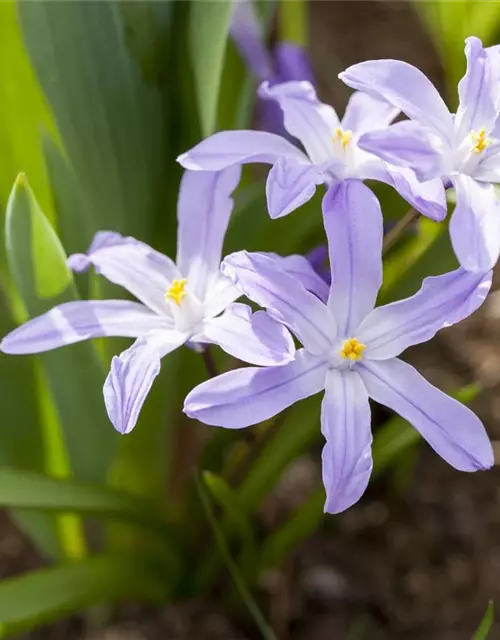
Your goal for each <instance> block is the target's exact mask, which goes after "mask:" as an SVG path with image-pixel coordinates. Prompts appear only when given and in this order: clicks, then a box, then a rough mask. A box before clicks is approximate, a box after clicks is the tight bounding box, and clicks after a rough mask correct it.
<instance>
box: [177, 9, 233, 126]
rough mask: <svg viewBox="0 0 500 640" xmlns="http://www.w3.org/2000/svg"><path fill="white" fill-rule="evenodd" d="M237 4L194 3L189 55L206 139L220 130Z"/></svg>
mask: <svg viewBox="0 0 500 640" xmlns="http://www.w3.org/2000/svg"><path fill="white" fill-rule="evenodd" d="M232 11H233V3H232V2H230V1H229V0H222V1H215V0H205V1H204V2H191V4H190V16H189V33H188V41H189V53H190V59H191V66H192V69H193V76H194V84H195V93H196V98H197V101H198V113H199V117H200V122H201V129H202V133H203V135H204V136H208V135H210V134H211V133H213V132H214V130H215V129H216V122H215V119H216V114H217V104H218V99H219V91H220V84H221V76H222V69H223V63H224V54H225V51H226V41H227V36H228V32H229V26H230V22H231V14H232Z"/></svg>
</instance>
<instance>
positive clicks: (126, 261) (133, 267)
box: [68, 231, 180, 314]
mask: <svg viewBox="0 0 500 640" xmlns="http://www.w3.org/2000/svg"><path fill="white" fill-rule="evenodd" d="M68 265H69V266H70V267H71V269H73V270H74V271H82V270H85V269H88V268H89V266H90V265H94V267H95V270H96V272H97V273H99V274H101V275H102V276H104V277H105V278H106V279H107V280H109V281H110V282H113V283H114V284H117V285H119V286H120V287H123V288H124V289H126V290H127V291H129V292H130V293H131V294H132V295H134V296H135V297H136V298H138V299H139V300H140V301H141V302H143V303H144V304H145V305H146V306H147V307H149V308H150V309H152V310H153V311H156V312H157V313H160V314H165V313H168V306H167V305H166V303H165V297H164V296H165V292H166V291H167V289H168V288H169V286H170V283H171V281H172V280H173V279H175V278H179V277H180V275H179V272H178V270H177V267H176V266H175V264H174V263H173V262H172V260H171V259H170V258H168V257H167V256H164V255H163V254H162V253H159V252H158V251H155V250H154V249H153V248H151V247H150V246H149V245H147V244H145V243H144V242H139V240H135V238H125V237H123V236H121V235H120V234H119V233H114V232H111V231H101V232H99V233H97V234H96V235H95V238H94V240H93V242H92V244H91V245H90V247H89V250H88V252H87V254H86V255H85V254H74V255H72V256H70V257H69V258H68Z"/></svg>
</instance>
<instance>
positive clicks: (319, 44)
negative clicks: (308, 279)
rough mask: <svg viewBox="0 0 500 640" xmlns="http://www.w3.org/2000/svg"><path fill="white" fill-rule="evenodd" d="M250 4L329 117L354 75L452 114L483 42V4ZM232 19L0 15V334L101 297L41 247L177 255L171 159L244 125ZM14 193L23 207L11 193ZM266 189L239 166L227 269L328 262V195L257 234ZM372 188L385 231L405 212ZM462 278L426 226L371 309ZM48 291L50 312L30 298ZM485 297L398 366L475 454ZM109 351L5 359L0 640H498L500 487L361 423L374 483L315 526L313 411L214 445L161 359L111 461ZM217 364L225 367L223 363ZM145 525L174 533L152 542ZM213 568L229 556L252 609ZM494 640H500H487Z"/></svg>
mask: <svg viewBox="0 0 500 640" xmlns="http://www.w3.org/2000/svg"><path fill="white" fill-rule="evenodd" d="M255 4H256V11H257V15H258V16H259V20H260V23H261V25H262V30H263V33H264V34H266V35H264V36H263V42H264V46H265V47H266V48H268V49H269V51H272V48H273V46H274V45H275V44H276V43H279V42H283V41H286V42H293V43H294V44H296V45H298V46H301V47H303V48H304V50H305V51H306V52H307V55H308V56H309V59H310V64H311V68H312V72H313V74H314V77H315V79H316V86H317V89H318V92H319V95H320V98H321V99H322V100H323V101H324V102H327V103H329V104H332V105H333V106H334V107H335V108H336V109H337V110H338V112H339V113H340V114H341V113H342V111H343V108H344V106H345V104H346V102H347V99H348V96H349V90H348V89H347V88H346V87H345V86H344V85H343V84H342V83H341V82H340V81H339V80H338V79H337V74H338V73H339V72H340V71H342V70H343V69H345V68H346V67H347V66H349V65H350V64H353V63H355V62H359V61H362V60H365V59H371V58H396V59H401V60H405V61H407V62H409V63H412V64H414V65H416V66H417V67H419V68H420V69H421V70H422V71H423V72H424V73H425V74H426V75H428V76H429V77H430V78H431V80H432V81H433V82H434V83H435V84H436V86H437V87H438V88H439V89H440V90H441V92H442V94H443V95H444V96H445V97H446V100H447V102H448V104H449V105H450V107H451V108H454V107H455V106H456V84H457V81H458V80H459V79H460V77H461V75H462V74H463V72H464V70H465V60H464V56H463V46H464V38H465V37H466V36H468V35H476V36H478V37H481V38H482V39H483V42H484V44H485V45H493V44H498V43H499V37H500V3H499V2H494V1H491V2H480V1H479V0H464V1H461V2H453V1H449V2H448V1H442V2H429V3H426V2H413V3H412V2H406V1H404V0H399V1H393V2H378V1H375V0H373V1H369V2H364V1H352V0H349V1H335V0H325V1H319V0H317V1H312V0H310V1H309V2H300V1H297V2H294V1H291V2H274V3H271V2H261V3H255ZM231 16H232V7H231V3H230V2H222V1H221V2H212V1H211V0H203V1H198V2H194V1H192V2H190V1H188V0H182V1H174V0H172V1H164V2H148V1H143V2H134V1H131V2H108V1H107V0H102V1H101V2H92V3H89V2H83V1H79V0H74V1H72V2H65V1H60V2H44V1H39V2H21V3H13V2H10V1H8V0H5V1H4V2H2V3H0V206H1V208H2V212H5V211H6V210H7V211H8V214H7V216H6V229H7V240H8V241H7V243H6V249H5V251H4V250H2V251H0V287H1V291H0V306H1V308H0V331H1V333H2V335H3V334H4V333H6V332H7V331H8V330H10V329H11V328H13V327H14V326H16V325H17V324H18V323H19V322H21V321H23V320H24V319H26V318H27V317H29V316H33V315H37V314H39V313H41V312H43V311H44V310H46V309H48V308H50V307H51V306H53V304H54V303H56V302H58V301H61V300H63V299H64V300H67V299H71V298H72V297H75V296H78V295H81V296H82V297H84V298H85V297H109V295H110V293H112V294H113V295H116V291H114V289H113V288H111V287H110V285H107V284H106V283H104V282H103V281H102V280H99V279H98V278H96V277H94V276H89V277H86V276H85V277H79V279H77V280H76V282H72V283H71V286H70V285H68V282H67V281H66V280H65V277H66V276H65V274H64V272H63V271H64V270H61V269H59V271H58V267H57V265H56V266H54V264H53V262H54V260H55V259H54V260H52V258H51V256H52V257H53V256H54V255H56V254H57V252H58V251H62V249H61V245H60V244H59V240H58V239H57V237H55V236H54V235H53V231H52V229H55V230H56V232H57V234H58V237H59V238H60V242H61V244H62V247H64V251H65V252H66V254H69V253H72V252H75V251H84V250H85V249H86V248H87V246H88V244H89V242H90V239H91V238H92V236H93V234H94V233H95V232H96V231H97V230H99V229H113V230H116V231H120V232H122V233H125V234H130V235H134V236H136V237H138V238H140V239H142V240H145V241H147V242H150V243H151V244H152V245H153V246H154V247H155V248H157V249H159V250H161V251H164V252H165V253H167V254H168V255H171V256H173V255H174V253H175V235H176V219H175V215H176V212H175V207H176V195H177V189H178V183H179V179H180V175H181V169H180V167H179V166H178V165H177V164H176V163H175V158H176V156H177V155H178V154H179V153H181V152H183V151H185V150H186V149H188V148H189V147H191V146H192V145H193V144H195V143H196V142H197V141H198V140H199V139H201V138H202V137H203V136H204V135H207V134H209V133H211V132H212V131H213V130H216V129H224V128H245V127H247V128H248V127H249V126H251V125H252V123H253V124H254V125H256V126H257V125H258V124H259V122H258V119H257V116H256V112H255V90H256V87H257V85H258V78H256V77H254V76H253V75H252V73H251V71H250V70H249V69H248V66H247V64H246V62H245V61H244V60H243V59H242V57H241V56H240V55H239V53H238V49H237V47H236V46H235V43H234V42H233V40H232V39H231V38H230V37H229V38H228V34H229V31H230V24H231ZM226 42H227V46H226ZM19 172H23V173H25V174H26V177H27V184H26V183H25V182H22V183H20V182H19V181H18V182H17V187H16V188H15V189H14V191H13V192H12V194H11V189H12V185H13V183H14V181H15V180H16V176H17V175H18V173H19ZM265 175H266V173H265V171H262V168H261V167H250V168H249V167H247V168H246V169H245V173H244V180H243V184H242V186H241V187H240V190H239V192H238V195H237V210H236V213H235V215H234V217H233V221H232V223H231V227H230V231H229V234H228V237H227V241H226V245H225V247H226V253H228V252H230V251H232V250H235V249H239V248H246V249H249V250H273V251H278V252H280V253H282V254H287V253H292V252H295V253H307V252H309V251H310V250H312V249H313V248H314V247H316V246H317V245H318V243H321V242H322V241H323V240H324V237H323V231H322V227H321V216H320V194H319V195H318V196H317V197H316V198H315V199H314V200H313V201H312V202H311V203H310V204H308V205H306V206H305V207H304V209H307V211H304V210H301V211H300V212H295V213H294V214H293V215H292V216H290V217H287V218H286V219H282V220H279V221H270V220H269V219H268V217H267V213H266V210H265V200H264V179H265ZM16 189H17V191H16ZM376 190H377V194H378V195H379V197H380V199H381V201H382V209H383V211H384V215H385V217H386V222H387V224H388V225H390V224H391V222H392V221H393V220H395V219H397V218H398V217H400V216H401V215H403V214H404V212H405V211H406V209H407V205H405V203H404V202H403V201H401V200H400V199H399V197H398V196H397V195H396V194H394V193H392V192H389V191H388V190H384V189H381V188H380V186H377V187H376ZM9 194H11V196H10V200H9ZM35 198H36V201H35ZM42 211H43V214H42ZM40 220H42V222H40ZM40 225H41V226H40ZM2 227H3V225H2ZM2 233H3V232H2ZM2 246H3V242H2ZM454 260H455V259H454V257H453V254H452V252H451V250H450V247H449V246H448V241H447V233H446V229H445V225H441V227H440V228H437V225H433V224H432V223H429V222H426V221H424V222H420V223H419V224H418V225H416V227H415V228H414V229H412V230H411V232H410V233H409V234H408V237H407V238H406V239H405V242H403V243H402V245H401V247H399V248H397V249H396V250H395V251H394V252H391V254H390V255H389V256H388V259H387V261H386V274H385V275H386V280H385V284H384V290H383V291H382V294H381V295H382V298H383V299H384V300H385V301H387V300H392V299H396V298H399V297H401V296H402V295H408V294H409V293H412V292H413V291H415V290H416V289H417V288H418V287H419V284H420V282H421V279H422V277H424V276H425V275H429V274H437V273H441V272H444V271H447V270H449V269H451V268H452V267H453V266H454V264H455V262H454ZM56 262H57V261H56ZM27 263H29V265H30V267H29V268H26V264H27ZM23 265H24V266H23ZM39 274H42V275H41V276H40V277H42V280H43V283H44V287H45V291H44V294H43V295H39V291H35V289H34V287H33V282H34V279H35V277H38V276H39ZM498 286H499V280H498V277H496V278H495V284H494V290H493V293H491V295H490V296H489V297H488V299H487V301H486V303H485V304H484V306H483V307H482V308H481V309H480V310H479V311H478V312H477V313H476V314H474V316H473V317H471V318H469V319H468V320H466V321H464V322H463V323H461V324H460V325H459V326H456V327H453V328H451V329H449V330H446V331H444V332H442V333H441V334H440V335H439V336H438V337H437V338H435V339H434V340H433V341H432V342H431V343H430V344H426V345H423V346H419V347H418V348H413V349H412V350H411V351H410V352H409V353H408V359H409V360H410V361H411V362H413V363H415V364H416V365H418V368H419V370H420V371H421V372H422V373H423V374H424V375H425V376H426V377H427V378H428V379H429V380H430V381H432V382H433V383H434V384H436V385H437V386H439V387H440V388H442V389H444V390H446V391H449V392H452V393H455V394H458V395H459V396H460V397H461V398H462V399H464V400H466V401H468V402H470V404H471V407H472V408H473V409H474V410H475V411H476V412H477V413H478V415H479V416H480V417H481V419H482V420H483V421H484V423H485V425H486V428H487V430H488V432H489V434H490V436H491V438H492V440H496V439H498V440H500V394H499V389H500V293H499V292H497V291H495V289H497V288H498ZM120 295H121V294H120ZM124 344H127V343H126V341H122V340H109V341H107V342H106V343H101V341H97V343H96V344H94V345H88V344H86V345H78V346H75V347H71V348H68V349H67V350H65V351H64V354H63V352H57V353H56V354H50V355H47V356H45V355H44V356H41V357H37V358H34V357H29V358H28V357H26V358H16V357H7V356H3V355H2V356H0V416H1V417H0V420H1V426H0V506H1V507H2V508H3V511H2V513H1V514H0V577H1V579H2V580H1V582H0V637H22V638H25V639H26V640H28V639H29V640H35V639H40V640H42V639H43V640H62V639H64V640H66V639H71V640H73V639H79V638H82V639H85V640H149V639H151V640H152V639H157V638H165V639H168V640H254V639H256V638H268V639H269V638H272V637H275V638H278V639H279V640H337V639H338V640H368V639H369V640H396V639H404V640H424V639H425V640H468V639H471V638H473V637H474V638H476V639H477V640H481V639H482V638H486V637H487V635H486V631H484V629H486V627H489V618H488V619H487V620H486V623H485V626H484V628H483V631H484V633H483V632H482V631H481V630H480V631H478V634H479V633H481V634H482V635H474V633H475V632H476V630H477V628H478V625H479V624H480V622H481V619H482V618H483V615H484V613H485V611H486V608H487V606H488V602H489V601H493V602H494V603H497V604H498V603H500V578H499V576H500V535H499V534H500V482H499V481H500V472H499V471H498V469H497V468H494V469H493V470H491V471H489V472H487V473H477V474H461V473H459V472H457V471H455V470H454V469H452V468H451V467H449V466H447V465H446V463H445V462H443V461H442V460H441V459H440V458H439V457H438V456H437V455H436V454H435V453H434V452H432V451H431V450H430V449H428V447H427V446H426V445H425V444H422V443H420V442H419V441H418V437H417V436H416V435H415V433H414V432H413V431H412V430H410V429H409V427H408V425H406V424H405V423H403V422H402V421H401V420H399V421H398V420H397V419H394V418H393V417H392V416H390V415H389V414H388V412H385V411H384V410H382V409H381V408H380V407H377V408H374V425H375V433H376V441H375V445H374V451H375V473H374V479H373V481H372V482H371V484H370V487H369V489H368V491H367V493H366V495H365V496H364V497H363V498H362V500H361V501H360V502H359V503H358V504H357V505H355V506H354V507H353V508H351V509H349V510H348V511H347V512H345V513H343V514H340V515H338V516H323V513H322V503H323V499H324V496H323V490H322V487H321V470H320V467H319V464H320V452H321V446H322V443H321V438H320V434H319V404H318V401H317V399H312V400H311V401H307V402H305V403H302V404H301V406H300V407H295V408H292V409H291V410H290V411H289V412H287V413H286V415H285V417H284V419H283V423H282V424H279V425H278V426H276V425H274V426H273V425H271V426H269V425H267V426H266V425H263V426H262V428H261V427H259V428H256V429H254V430H247V431H245V432H244V433H241V434H237V436H235V435H234V434H232V433H225V432H223V431H222V430H216V432H215V435H214V432H213V431H210V429H209V428H208V427H204V426H203V425H199V424H196V423H193V422H190V421H189V420H187V419H186V418H185V417H184V416H183V415H182V414H181V412H180V410H181V407H182V399H183V397H184V395H185V393H186V392H187V391H188V390H189V389H191V388H192V387H193V386H195V385H196V384H197V383H198V382H200V381H201V380H203V379H205V377H206V374H205V372H204V370H203V366H202V363H201V362H200V361H199V360H198V359H197V357H196V354H194V353H192V352H190V351H189V350H188V349H183V350H181V351H179V352H177V353H176V354H174V355H173V356H171V357H169V358H168V359H166V360H165V361H164V363H163V366H162V374H161V376H160V377H159V379H158V380H157V381H156V383H155V386H154V392H153V393H152V395H151V397H150V398H149V400H148V402H147V404H146V406H145V410H144V411H143V415H142V416H141V419H140V422H139V424H138V426H137V427H136V429H135V431H134V432H133V433H132V434H131V435H129V436H126V437H123V438H122V437H120V436H119V435H118V434H115V433H114V432H113V429H112V427H111V425H110V424H109V423H108V421H107V418H106V415H105V412H104V405H103V402H102V395H101V386H102V380H103V377H104V375H105V371H106V366H107V363H109V360H110V358H111V356H112V354H113V353H116V352H118V351H120V350H121V349H122V348H123V345H124ZM217 365H218V366H219V367H220V368H221V369H222V368H223V367H229V366H235V363H234V362H231V361H230V360H228V359H227V357H224V356H221V355H220V354H217ZM208 432H209V433H208ZM193 470H195V474H201V476H200V478H201V480H193ZM200 483H201V484H203V486H202V487H201V485H200ZM198 485H199V486H198ZM197 486H198V489H197V488H196V487H197ZM200 487H201V488H200ZM208 502H210V504H209V506H208V510H207V509H206V508H205V507H206V505H207V503H208ZM146 506H147V508H146ZM204 514H206V515H207V516H208V520H207V518H206V517H205V515H204ZM211 517H213V519H215V520H216V524H215V525H214V523H213V522H212V521H211ZM217 522H218V524H217ZM103 523H105V524H103ZM138 523H139V524H138ZM136 525H137V526H136ZM141 527H142V529H141ZM148 527H149V528H148ZM154 528H156V529H158V528H160V529H162V532H163V529H165V531H164V532H163V533H162V536H163V538H162V541H161V544H160V545H158V539H155V540H154V541H152V540H151V539H150V535H149V533H150V531H149V529H154ZM221 536H222V539H223V541H225V542H223V543H222V546H221V544H220V540H219V538H220V537H221ZM179 541H180V542H179ZM177 544H178V546H176V545H177ZM158 547H161V550H160V551H159V550H158ZM166 547H168V549H167V548H166ZM221 552H222V556H225V553H226V552H228V553H229V554H231V555H232V557H233V559H234V563H235V565H236V573H237V574H238V575H239V578H240V579H241V580H243V582H244V583H245V584H246V589H247V590H248V594H250V595H249V598H250V600H251V603H250V607H249V602H248V599H247V602H246V603H244V604H242V601H241V599H240V596H241V594H242V590H241V588H239V587H238V586H237V585H236V586H234V584H233V582H232V581H231V577H230V573H231V572H232V571H233V570H234V567H233V569H231V566H230V565H231V563H230V562H229V570H230V571H229V572H228V570H227V569H228V562H227V558H226V560H225V561H221V559H220V554H221ZM167 556H168V557H167ZM172 557H173V558H174V560H172ZM179 559H180V560H179ZM136 564H137V567H136V566H135V565H136ZM172 564H175V571H174V570H172V572H173V573H172V574H169V571H170V567H171V566H172ZM164 565H165V566H164ZM47 567H51V568H50V569H47ZM256 567H257V568H256ZM163 569H165V571H164V570H163ZM233 573H234V571H233ZM171 575H172V576H174V577H171ZM19 576H21V577H19ZM14 577H17V578H14ZM233 578H234V575H233ZM237 578H238V576H237ZM244 594H245V589H243V596H244ZM243 599H245V596H244V597H243ZM109 603H114V604H113V606H111V605H110V604H109ZM252 606H255V607H257V608H258V609H259V610H260V611H262V614H263V616H264V618H265V620H266V621H267V623H266V624H267V625H268V628H269V629H272V633H274V636H272V635H267V636H266V635H265V633H266V631H265V628H266V625H264V631H263V630H262V626H261V628H259V624H258V623H257V624H256V620H255V615H254V613H252ZM257 617H258V616H257ZM16 634H17V635H16ZM488 637H490V638H491V639H494V638H497V637H500V624H498V623H496V624H495V623H494V624H493V627H492V629H491V631H490V635H489V636H488Z"/></svg>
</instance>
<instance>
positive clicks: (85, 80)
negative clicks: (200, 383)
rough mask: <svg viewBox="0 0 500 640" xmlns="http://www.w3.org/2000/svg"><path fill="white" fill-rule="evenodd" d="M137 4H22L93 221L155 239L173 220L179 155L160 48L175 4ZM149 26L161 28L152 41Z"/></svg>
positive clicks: (35, 57)
mask: <svg viewBox="0 0 500 640" xmlns="http://www.w3.org/2000/svg"><path fill="white" fill-rule="evenodd" d="M132 4H133V6H127V7H122V6H121V5H122V3H119V2H108V1H104V0H103V1H102V2H92V3H90V4H88V3H82V2H57V3H50V2H34V3H22V2H21V3H18V12H19V19H20V24H21V27H22V31H23V35H24V41H25V44H26V49H27V51H28V53H29V55H30V58H31V60H32V63H33V66H34V68H35V71H36V73H37V75H38V78H39V81H40V83H41V85H42V87H43V89H44V91H45V95H46V96H47V99H48V101H49V103H50V105H51V107H52V111H53V114H54V117H55V120H56V123H57V127H58V130H59V133H60V135H61V138H62V142H63V144H64V149H65V152H66V154H67V157H68V160H69V163H70V165H71V167H72V169H73V171H74V174H75V175H76V176H77V177H78V181H79V183H80V188H81V193H82V194H83V196H84V199H85V200H84V206H85V215H86V216H87V217H88V218H89V220H90V227H91V228H92V229H93V230H94V231H96V230H97V229H99V228H101V229H102V228H104V229H113V230H116V231H121V232H125V233H130V234H132V235H138V236H139V237H143V238H144V237H146V238H147V237H148V235H150V234H151V231H152V228H153V226H154V221H155V219H160V218H161V219H162V220H163V219H164V216H165V202H166V200H167V192H168V189H169V188H170V187H169V184H168V183H169V181H168V180H165V176H166V175H169V173H168V164H169V163H171V164H173V162H174V159H173V157H171V154H169V148H168V140H167V122H168V108H169V105H170V100H169V99H166V96H165V91H166V89H167V88H168V89H169V90H170V88H171V87H170V84H169V77H168V74H166V73H164V72H163V71H164V70H166V69H168V59H167V58H165V59H163V58H162V53H161V52H162V51H163V47H164V43H166V42H168V41H169V29H170V20H169V16H170V14H171V12H172V10H173V5H174V3H171V2H161V3H148V2H142V3H132ZM144 24H149V25H150V26H151V27H152V28H149V29H148V38H149V42H147V41H146V39H145V38H144V37H143V36H142V35H140V29H141V28H144ZM139 25H140V26H139ZM159 61H161V62H162V67H161V69H157V68H156V65H157V64H159ZM152 67H153V68H152Z"/></svg>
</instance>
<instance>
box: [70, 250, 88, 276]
mask: <svg viewBox="0 0 500 640" xmlns="http://www.w3.org/2000/svg"><path fill="white" fill-rule="evenodd" d="M66 264H67V265H68V267H69V268H70V269H71V271H76V272H77V273H82V272H83V271H86V270H87V269H88V268H89V267H90V266H91V264H92V262H91V260H90V259H89V257H88V256H87V255H86V254H85V253H73V254H72V255H70V256H68V259H67V260H66Z"/></svg>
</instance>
